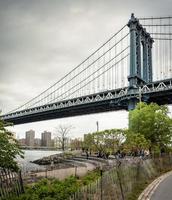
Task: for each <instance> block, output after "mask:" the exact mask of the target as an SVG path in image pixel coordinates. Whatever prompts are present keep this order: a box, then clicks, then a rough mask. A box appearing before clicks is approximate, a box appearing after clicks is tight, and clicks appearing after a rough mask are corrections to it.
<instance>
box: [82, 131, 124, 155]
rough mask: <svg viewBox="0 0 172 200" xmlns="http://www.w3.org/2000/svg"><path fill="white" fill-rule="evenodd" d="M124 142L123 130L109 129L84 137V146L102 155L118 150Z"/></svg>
mask: <svg viewBox="0 0 172 200" xmlns="http://www.w3.org/2000/svg"><path fill="white" fill-rule="evenodd" d="M124 140H125V136H124V130H122V129H110V130H104V131H99V132H94V133H89V134H87V135H85V137H84V146H85V148H87V149H88V150H92V151H94V152H98V153H99V154H100V155H102V154H106V153H114V152H116V151H117V150H119V149H120V147H121V144H122V143H123V142H124Z"/></svg>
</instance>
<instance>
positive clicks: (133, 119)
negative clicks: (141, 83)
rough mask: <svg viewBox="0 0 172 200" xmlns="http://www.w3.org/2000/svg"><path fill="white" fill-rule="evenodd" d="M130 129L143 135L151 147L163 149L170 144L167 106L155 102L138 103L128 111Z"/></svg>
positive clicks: (171, 134)
mask: <svg viewBox="0 0 172 200" xmlns="http://www.w3.org/2000/svg"><path fill="white" fill-rule="evenodd" d="M129 120H130V128H129V129H130V131H133V132H134V133H140V134H142V135H144V137H145V139H146V140H147V141H150V143H151V147H156V148H157V147H159V149H163V148H166V147H168V145H169V144H171V136H172V130H171V128H172V119H171V118H170V117H169V116H168V108H167V106H164V105H163V106H159V105H157V104H156V103H151V104H149V105H147V104H146V103H139V104H138V105H137V107H136V109H135V110H133V111H130V113H129Z"/></svg>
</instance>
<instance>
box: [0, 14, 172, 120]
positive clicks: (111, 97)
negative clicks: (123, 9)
mask: <svg viewBox="0 0 172 200" xmlns="http://www.w3.org/2000/svg"><path fill="white" fill-rule="evenodd" d="M139 101H143V102H147V103H150V102H156V103H158V104H160V105H162V104H171V103H172V17H150V18H139V19H137V18H136V17H135V16H134V14H132V15H131V18H130V20H129V22H128V23H127V24H125V25H124V26H123V27H122V28H121V29H120V30H119V31H118V32H116V33H115V34H114V35H113V36H112V37H111V38H109V40H107V41H106V42H105V43H104V44H102V45H101V46H100V47H99V48H98V49H97V50H96V51H94V52H93V53H92V54H91V55H90V56H89V57H87V58H86V59H85V60H84V61H83V62H81V63H80V64H79V65H78V66H76V67H75V68H74V69H73V70H72V71H70V72H69V73H68V74H66V75H65V76H64V77H63V78H61V79H60V80H59V81H58V82H56V83H55V84H54V85H52V86H51V87H49V88H48V89H47V90H45V91H44V92H42V93H41V94H39V95H38V96H36V97H34V98H33V99H31V100H30V101H28V102H26V103H25V104H23V105H21V106H19V107H18V108H16V109H15V110H12V111H11V112H9V113H7V114H4V115H2V116H1V118H2V119H3V120H5V121H7V122H12V123H13V124H23V123H28V122H35V121H41V120H48V119H55V118H63V117H70V116H78V115H84V114H91V113H99V112H107V111H113V110H121V109H125V110H132V109H134V108H135V106H136V104H137V103H138V102H139Z"/></svg>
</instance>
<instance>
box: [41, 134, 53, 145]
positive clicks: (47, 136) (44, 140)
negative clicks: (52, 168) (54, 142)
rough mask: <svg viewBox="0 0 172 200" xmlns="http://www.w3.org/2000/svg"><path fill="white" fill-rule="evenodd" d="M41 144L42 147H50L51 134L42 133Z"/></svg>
mask: <svg viewBox="0 0 172 200" xmlns="http://www.w3.org/2000/svg"><path fill="white" fill-rule="evenodd" d="M41 144H42V146H44V147H51V132H48V131H44V132H43V133H42V134H41Z"/></svg>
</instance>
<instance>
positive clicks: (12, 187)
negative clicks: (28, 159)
mask: <svg viewBox="0 0 172 200" xmlns="http://www.w3.org/2000/svg"><path fill="white" fill-rule="evenodd" d="M23 192H24V188H23V182H22V177H21V172H20V171H19V172H18V173H16V172H12V171H11V170H9V169H0V200H3V199H6V198H8V197H12V196H19V195H20V194H21V193H23Z"/></svg>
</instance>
